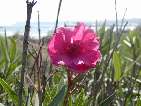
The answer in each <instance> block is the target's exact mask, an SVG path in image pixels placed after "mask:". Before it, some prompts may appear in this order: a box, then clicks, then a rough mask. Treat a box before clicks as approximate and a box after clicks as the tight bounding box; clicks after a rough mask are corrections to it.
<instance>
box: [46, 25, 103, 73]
mask: <svg viewBox="0 0 141 106" xmlns="http://www.w3.org/2000/svg"><path fill="white" fill-rule="evenodd" d="M99 46H100V44H99V40H98V37H97V36H96V33H94V32H93V30H92V29H90V28H88V27H86V26H85V25H84V24H83V23H78V24H77V25H76V26H75V27H74V28H67V27H61V28H58V29H57V31H56V33H54V34H53V36H52V38H51V40H50V41H49V44H48V54H49V56H50V59H51V62H52V63H53V64H54V65H56V66H58V65H64V66H66V67H67V68H68V69H69V70H70V71H73V72H76V73H83V72H86V71H88V70H89V69H90V68H93V67H95V66H96V63H97V62H98V61H99V60H100V58H101V53H100V51H99Z"/></svg>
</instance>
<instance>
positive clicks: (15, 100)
mask: <svg viewBox="0 0 141 106" xmlns="http://www.w3.org/2000/svg"><path fill="white" fill-rule="evenodd" d="M0 85H1V86H2V87H3V89H4V90H5V91H6V93H8V95H9V96H10V99H12V101H13V103H14V104H15V105H18V96H17V94H16V92H14V91H13V90H12V88H11V87H10V86H9V84H7V83H6V82H5V81H4V80H3V79H1V78H0Z"/></svg>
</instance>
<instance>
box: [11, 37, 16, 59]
mask: <svg viewBox="0 0 141 106" xmlns="http://www.w3.org/2000/svg"><path fill="white" fill-rule="evenodd" d="M10 41H11V42H10V44H11V45H10V61H11V62H12V61H14V58H15V56H16V50H17V49H16V41H15V40H14V39H12V38H11V39H10Z"/></svg>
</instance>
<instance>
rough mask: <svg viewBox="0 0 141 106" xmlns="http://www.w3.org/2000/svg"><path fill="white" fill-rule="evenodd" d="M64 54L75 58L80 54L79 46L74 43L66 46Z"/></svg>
mask: <svg viewBox="0 0 141 106" xmlns="http://www.w3.org/2000/svg"><path fill="white" fill-rule="evenodd" d="M66 52H67V54H68V56H70V57H75V56H77V55H79V53H80V45H79V44H76V43H71V44H69V45H68V46H67V48H66Z"/></svg>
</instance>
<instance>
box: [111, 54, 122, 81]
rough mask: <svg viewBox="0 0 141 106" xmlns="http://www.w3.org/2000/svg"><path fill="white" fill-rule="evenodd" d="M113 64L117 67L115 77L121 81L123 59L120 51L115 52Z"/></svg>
mask: <svg viewBox="0 0 141 106" xmlns="http://www.w3.org/2000/svg"><path fill="white" fill-rule="evenodd" d="M113 65H114V69H115V73H114V79H115V81H119V80H120V77H121V60H120V54H119V52H114V54H113Z"/></svg>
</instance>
